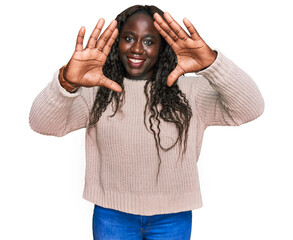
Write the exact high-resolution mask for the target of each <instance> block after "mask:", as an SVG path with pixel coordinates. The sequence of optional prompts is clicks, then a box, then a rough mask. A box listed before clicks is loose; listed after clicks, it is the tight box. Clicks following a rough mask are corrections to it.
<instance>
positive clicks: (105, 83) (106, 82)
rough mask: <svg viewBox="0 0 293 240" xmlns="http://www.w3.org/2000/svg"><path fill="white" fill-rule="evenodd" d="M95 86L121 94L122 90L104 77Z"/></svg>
mask: <svg viewBox="0 0 293 240" xmlns="http://www.w3.org/2000/svg"><path fill="white" fill-rule="evenodd" d="M97 85H99V86H103V87H106V88H109V89H111V90H113V91H115V92H122V88H121V86H120V85H119V84H118V83H116V82H114V81H113V80H110V79H109V78H106V77H103V78H102V79H101V80H100V81H99V83H98V84H97Z"/></svg>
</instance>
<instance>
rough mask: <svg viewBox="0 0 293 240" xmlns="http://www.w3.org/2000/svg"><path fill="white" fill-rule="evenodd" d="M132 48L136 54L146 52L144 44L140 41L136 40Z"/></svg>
mask: <svg viewBox="0 0 293 240" xmlns="http://www.w3.org/2000/svg"><path fill="white" fill-rule="evenodd" d="M130 50H131V52H132V53H135V54H143V53H144V48H143V44H142V43H141V42H140V41H135V42H134V43H133V44H132V46H131V48H130Z"/></svg>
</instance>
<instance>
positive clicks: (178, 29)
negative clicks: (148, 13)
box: [164, 12, 189, 40]
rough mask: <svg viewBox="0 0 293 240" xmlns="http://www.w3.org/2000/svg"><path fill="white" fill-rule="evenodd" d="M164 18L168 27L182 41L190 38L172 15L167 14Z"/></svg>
mask: <svg viewBox="0 0 293 240" xmlns="http://www.w3.org/2000/svg"><path fill="white" fill-rule="evenodd" d="M164 17H165V19H166V22H167V23H168V25H169V26H170V27H171V29H172V30H173V32H174V33H175V34H176V35H177V36H178V37H179V38H180V39H182V40H185V39H187V38H188V37H189V36H188V34H187V33H186V32H185V31H184V29H183V28H182V27H181V26H180V25H179V24H178V23H177V22H176V21H175V20H174V19H173V17H172V16H171V14H170V13H168V12H165V13H164Z"/></svg>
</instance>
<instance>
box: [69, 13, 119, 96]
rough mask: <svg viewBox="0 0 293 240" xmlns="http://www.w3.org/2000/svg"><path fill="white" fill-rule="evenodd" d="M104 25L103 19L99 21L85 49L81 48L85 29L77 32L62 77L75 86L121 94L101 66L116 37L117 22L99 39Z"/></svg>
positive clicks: (117, 85) (117, 86)
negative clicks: (73, 48) (72, 51)
mask: <svg viewBox="0 0 293 240" xmlns="http://www.w3.org/2000/svg"><path fill="white" fill-rule="evenodd" d="M104 23H105V20H104V19H102V18H101V19H99V21H98V23H97V25H96V27H95V29H94V30H93V32H92V34H91V36H90V38H89V40H88V43H87V46H86V47H85V48H83V39H84V35H85V27H82V28H81V29H80V30H79V33H78V37H77V40H76V47H75V51H74V53H73V55H72V57H71V59H70V61H69V62H68V64H67V66H66V68H65V70H64V74H63V77H64V78H65V80H66V81H68V82H69V83H71V84H74V85H77V86H84V87H93V86H103V87H106V88H109V89H111V90H113V91H116V92H121V91H122V88H121V87H120V86H119V84H117V83H116V82H114V81H112V80H110V79H108V78H106V77H105V76H104V74H103V66H104V64H105V62H106V59H107V56H108V54H109V52H110V50H111V47H112V45H113V43H114V41H115V39H116V38H117V35H118V29H116V25H117V22H116V21H115V20H113V21H112V22H111V23H110V25H109V26H108V27H107V29H106V30H105V31H104V32H103V34H102V35H101V36H100V37H99V35H100V33H101V31H102V28H103V26H104Z"/></svg>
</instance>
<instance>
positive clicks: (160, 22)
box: [154, 13, 178, 41]
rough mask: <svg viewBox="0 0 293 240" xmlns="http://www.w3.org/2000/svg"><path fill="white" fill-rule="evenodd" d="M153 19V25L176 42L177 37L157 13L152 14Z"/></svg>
mask: <svg viewBox="0 0 293 240" xmlns="http://www.w3.org/2000/svg"><path fill="white" fill-rule="evenodd" d="M154 18H155V23H156V24H157V25H159V26H160V29H162V30H163V31H164V32H165V33H166V34H167V35H168V36H169V37H171V38H172V39H173V40H174V41H177V40H178V36H177V35H176V34H175V33H174V32H173V30H172V29H171V28H170V26H169V25H168V24H167V23H166V22H165V20H164V19H163V18H162V17H161V16H160V15H159V14H158V13H155V14H154Z"/></svg>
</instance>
